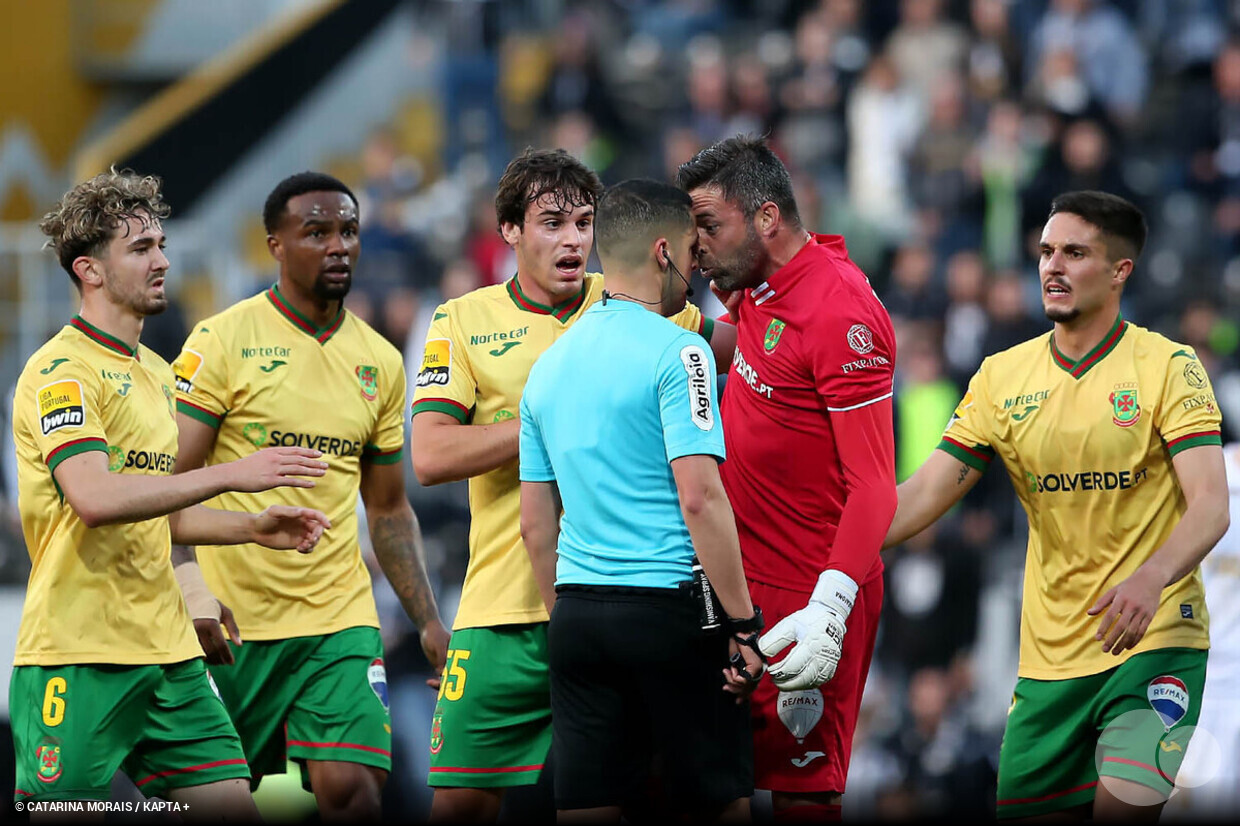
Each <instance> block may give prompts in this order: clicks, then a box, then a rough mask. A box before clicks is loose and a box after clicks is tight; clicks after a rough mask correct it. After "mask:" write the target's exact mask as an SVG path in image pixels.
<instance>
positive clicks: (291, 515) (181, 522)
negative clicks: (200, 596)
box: [168, 505, 331, 553]
mask: <svg viewBox="0 0 1240 826" xmlns="http://www.w3.org/2000/svg"><path fill="white" fill-rule="evenodd" d="M168 520H169V525H170V526H171V528H172V541H173V542H174V543H175V544H177V545H243V544H254V545H262V546H263V547H264V548H271V549H272V550H276V551H292V550H296V551H298V552H300V553H309V552H310V551H311V550H313V549H314V546H315V545H316V544H318V541H319V539H320V537H322V536H323V531H325V530H327V529H328V528H330V527H331V522H330V521H329V520H328V518H327V515H326V514H324V513H323V512H322V511H317V510H315V509H314V508H296V507H292V506H289V505H272V506H271V507H269V508H267V509H266V510H264V511H263V512H262V513H240V512H237V511H225V510H216V509H215V508H208V507H206V506H205V505H191V506H190V507H188V508H184V509H182V510H179V511H174V512H173V513H170V514H169V515H168Z"/></svg>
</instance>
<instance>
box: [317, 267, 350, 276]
mask: <svg viewBox="0 0 1240 826" xmlns="http://www.w3.org/2000/svg"><path fill="white" fill-rule="evenodd" d="M352 272H353V268H352V267H350V266H349V265H348V264H332V265H331V266H330V267H325V268H324V269H323V274H324V275H335V276H343V277H345V278H347V277H348V276H349V275H350V274H351V273H352Z"/></svg>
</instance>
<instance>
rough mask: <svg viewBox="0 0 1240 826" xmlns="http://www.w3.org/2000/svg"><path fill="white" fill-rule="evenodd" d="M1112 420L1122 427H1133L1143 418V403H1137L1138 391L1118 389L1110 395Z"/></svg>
mask: <svg viewBox="0 0 1240 826" xmlns="http://www.w3.org/2000/svg"><path fill="white" fill-rule="evenodd" d="M1110 399H1111V408H1112V409H1111V421H1113V422H1115V424H1117V425H1119V426H1120V427H1132V426H1133V425H1134V424H1136V423H1137V419H1139V418H1141V405H1139V404H1137V391H1136V390H1135V389H1134V390H1116V391H1115V392H1114V393H1112V394H1111V396H1110Z"/></svg>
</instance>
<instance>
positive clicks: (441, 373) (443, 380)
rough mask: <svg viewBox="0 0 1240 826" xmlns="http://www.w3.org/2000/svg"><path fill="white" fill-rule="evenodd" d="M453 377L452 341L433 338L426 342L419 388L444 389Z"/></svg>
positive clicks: (419, 373) (419, 375)
mask: <svg viewBox="0 0 1240 826" xmlns="http://www.w3.org/2000/svg"><path fill="white" fill-rule="evenodd" d="M451 377H452V341H451V340H450V339H446V338H433V339H431V340H430V341H428V342H426V350H425V352H424V353H423V354H422V369H421V370H419V371H418V387H429V386H431V385H438V386H440V387H444V386H446V385H447V384H448V381H449V380H450V379H451Z"/></svg>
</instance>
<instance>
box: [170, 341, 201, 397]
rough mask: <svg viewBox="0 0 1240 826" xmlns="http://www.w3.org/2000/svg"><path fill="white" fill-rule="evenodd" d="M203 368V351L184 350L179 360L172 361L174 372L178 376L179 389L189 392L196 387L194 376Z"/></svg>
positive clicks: (178, 357)
mask: <svg viewBox="0 0 1240 826" xmlns="http://www.w3.org/2000/svg"><path fill="white" fill-rule="evenodd" d="M201 369H202V353H199V352H196V351H194V350H182V351H181V355H179V356H177V360H176V361H174V362H172V372H173V374H174V375H175V376H176V380H177V390H179V391H181V392H182V393H188V392H190V391H191V390H193V389H194V378H195V377H196V376H197V375H198V371H199V370H201Z"/></svg>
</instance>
